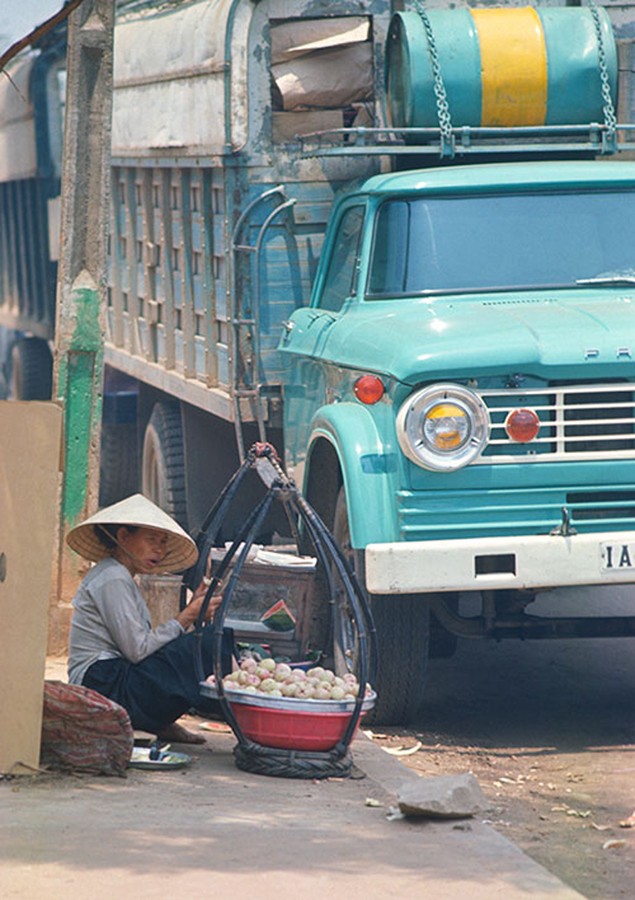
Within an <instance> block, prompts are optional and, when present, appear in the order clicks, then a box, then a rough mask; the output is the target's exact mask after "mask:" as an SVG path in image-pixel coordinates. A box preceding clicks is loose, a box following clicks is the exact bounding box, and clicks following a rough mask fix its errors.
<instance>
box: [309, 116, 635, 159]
mask: <svg viewBox="0 0 635 900" xmlns="http://www.w3.org/2000/svg"><path fill="white" fill-rule="evenodd" d="M633 131H635V125H617V126H616V127H615V128H611V127H610V126H607V125H605V124H600V123H598V122H591V123H589V124H586V125H542V126H523V127H513V128H511V127H509V128H493V127H482V126H471V125H464V126H461V127H458V128H452V129H451V130H450V133H449V134H446V133H444V131H442V130H441V129H440V128H366V127H358V128H335V129H331V130H329V131H315V132H312V133H310V134H304V135H297V136H296V139H295V140H296V142H297V144H298V146H299V149H300V154H301V155H302V157H305V158H308V157H315V156H384V155H387V156H399V155H415V156H418V155H421V154H423V155H427V156H437V157H439V158H442V159H455V158H457V157H462V156H469V155H470V154H479V155H483V154H492V155H495V154H506V155H509V154H517V155H522V154H536V153H540V154H549V153H558V154H563V153H565V154H586V155H588V154H593V155H596V156H612V155H615V154H616V153H619V152H623V151H628V150H631V151H632V150H635V141H632V142H631V141H629V139H628V138H629V137H630V133H631V132H633Z"/></svg>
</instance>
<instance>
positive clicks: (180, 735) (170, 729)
mask: <svg viewBox="0 0 635 900" xmlns="http://www.w3.org/2000/svg"><path fill="white" fill-rule="evenodd" d="M157 737H158V738H159V740H160V741H169V743H171V744H204V743H205V738H204V737H203V735H202V734H194V732H193V731H188V730H187V728H183V726H182V725H178V724H177V723H176V722H172V724H171V725H168V726H167V727H166V728H164V729H163V731H162V732H161V733H160V734H158V735H157Z"/></svg>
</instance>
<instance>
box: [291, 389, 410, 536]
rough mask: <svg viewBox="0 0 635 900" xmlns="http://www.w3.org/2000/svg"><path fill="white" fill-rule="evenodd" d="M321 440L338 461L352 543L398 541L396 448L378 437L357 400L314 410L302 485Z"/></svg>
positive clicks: (374, 423)
mask: <svg viewBox="0 0 635 900" xmlns="http://www.w3.org/2000/svg"><path fill="white" fill-rule="evenodd" d="M320 441H327V442H328V443H329V444H330V445H331V447H332V449H333V450H334V452H335V454H336V456H337V460H338V462H339V467H340V471H341V475H342V481H343V483H344V488H345V491H346V499H347V506H348V515H349V526H350V532H351V541H352V544H353V546H354V547H355V548H363V547H365V546H366V544H368V543H370V542H373V543H375V542H383V541H393V540H396V539H397V534H398V527H397V516H396V510H395V490H396V485H397V459H398V457H397V451H396V448H395V447H394V446H392V447H391V446H389V445H388V444H387V443H386V442H385V441H384V440H383V439H382V436H381V434H380V433H379V430H378V428H377V424H376V422H375V420H374V418H373V415H372V414H371V413H370V411H369V410H368V409H367V408H366V407H364V406H361V405H360V404H358V403H346V402H345V403H337V404H332V405H330V406H326V407H323V408H322V409H320V410H319V411H318V412H317V413H316V415H315V417H314V420H313V425H312V429H311V437H310V440H309V448H308V454H307V463H308V464H307V466H306V468H305V473H304V475H305V489H307V488H308V482H309V480H310V478H311V468H312V466H311V460H312V457H313V454H314V451H315V448H316V446H317V445H318V444H319V443H320ZM327 524H330V523H327Z"/></svg>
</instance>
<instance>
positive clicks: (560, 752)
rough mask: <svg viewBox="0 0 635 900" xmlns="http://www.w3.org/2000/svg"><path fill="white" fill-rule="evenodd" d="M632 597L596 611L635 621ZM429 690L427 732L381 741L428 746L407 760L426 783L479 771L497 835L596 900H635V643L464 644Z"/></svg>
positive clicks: (607, 601)
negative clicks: (427, 778)
mask: <svg viewBox="0 0 635 900" xmlns="http://www.w3.org/2000/svg"><path fill="white" fill-rule="evenodd" d="M632 594H633V588H631V587H628V588H624V589H622V591H621V592H618V591H617V590H615V591H613V592H612V594H606V593H604V594H600V592H598V591H588V598H589V599H588V603H589V609H591V607H592V605H593V604H595V605H596V607H597V604H598V603H601V606H602V609H603V610H605V611H606V614H620V613H621V614H632V613H631V609H632V604H633V598H632ZM581 596H582V592H581V591H580V592H577V595H575V596H574V599H576V600H580V599H581ZM565 599H566V598H565ZM560 601H561V602H562V598H560ZM550 602H553V600H552V599H551V600H550V599H549V598H546V599H545V607H547V604H548V603H550ZM547 608H548V607H547ZM428 681H429V684H428V687H427V697H426V700H425V702H424V705H423V708H422V710H421V711H420V714H419V716H418V717H417V720H416V723H414V724H413V725H412V726H411V728H410V729H408V730H406V729H398V728H390V729H388V728H385V729H382V728H381V727H380V726H378V727H377V729H376V731H375V737H374V740H375V741H376V742H377V743H379V744H381V745H382V746H384V747H386V748H388V749H393V750H395V749H397V750H399V748H402V750H405V751H408V750H409V749H410V750H412V748H414V747H418V749H416V750H415V751H414V752H411V753H408V752H406V753H405V754H403V755H400V756H399V758H400V759H401V761H402V762H403V763H404V764H405V765H407V766H409V767H412V768H413V769H415V770H416V771H418V772H419V773H420V774H421V775H435V774H451V773H457V772H466V771H471V772H472V773H473V774H474V775H475V777H476V778H477V779H478V781H479V783H480V785H481V788H482V790H483V792H484V793H485V795H486V796H487V797H488V798H489V799H490V800H491V803H492V809H491V811H490V812H489V813H488V815H487V817H486V818H487V819H488V820H489V821H490V822H491V824H492V825H493V826H494V828H496V830H498V831H499V832H500V833H501V834H503V835H505V836H506V837H507V838H509V839H510V840H512V841H513V842H514V843H515V844H516V845H517V846H519V847H520V848H521V849H522V850H524V851H525V852H526V853H527V854H528V855H529V856H531V857H532V858H533V859H535V860H536V861H537V862H539V863H541V864H542V865H543V866H544V867H545V868H546V869H548V870H549V871H550V872H552V873H553V874H554V875H557V876H558V877H559V878H560V879H561V880H562V881H563V882H565V884H568V885H569V886H571V887H573V888H575V889H576V890H577V891H579V892H580V893H581V894H583V895H584V896H585V897H588V898H590V900H617V898H624V897H633V896H634V895H635V889H634V887H633V885H634V884H635V815H634V812H635V640H634V639H633V638H619V639H613V640H610V639H591V640H577V641H576V640H571V641H562V640H554V641H524V642H519V641H507V642H505V641H503V642H500V643H493V642H487V643H483V642H479V641H472V642H470V641H465V642H461V641H459V648H458V651H457V654H456V656H455V657H453V658H452V659H448V660H436V661H433V662H431V664H430V671H429V679H428ZM370 728H371V730H372V726H370ZM419 742H420V746H419ZM400 753H401V751H400Z"/></svg>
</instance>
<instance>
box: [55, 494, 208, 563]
mask: <svg viewBox="0 0 635 900" xmlns="http://www.w3.org/2000/svg"><path fill="white" fill-rule="evenodd" d="M95 525H136V526H138V527H141V528H155V529H157V531H165V532H166V533H167V534H168V543H167V548H166V549H167V552H166V554H165V558H164V559H163V560H162V561H161V564H160V565H159V566H157V567H156V568H155V569H154V571H155V572H157V573H161V574H165V573H166V572H181V571H183V570H184V569H189V568H190V566H193V565H194V563H195V562H196V560H197V558H198V550H197V549H196V544H195V543H194V541H193V540H192V538H191V537H190V536H189V535H188V534H186V532H185V531H183V529H182V528H181V526H180V525H179V524H178V523H177V522H175V521H174V519H173V518H171V516H168V514H167V513H164V512H163V510H162V509H160V508H159V507H158V506H157V505H156V504H155V503H153V502H152V501H151V500H148V499H147V497H144V496H143V494H133V495H132V496H131V497H126V499H125V500H120V501H119V503H113V505H112V506H106V507H105V508H104V509H100V510H99V512H96V513H95V514H94V515H92V516H90V517H89V518H88V519H86V520H85V521H84V522H82V523H81V524H79V525H76V526H75V528H72V529H71V530H70V531H69V532H68V534H67V535H66V543H67V544H68V546H69V547H71V548H72V549H73V550H74V551H75V552H76V553H79V555H80V556H83V557H84V559H89V560H91V561H92V562H99V560H100V559H104V558H105V557H106V556H110V555H111V554H110V551H109V549H108V548H107V547H106V546H105V545H104V544H103V543H102V542H101V541H100V540H99V538H98V537H97V534H96V531H95V527H94V526H95Z"/></svg>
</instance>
